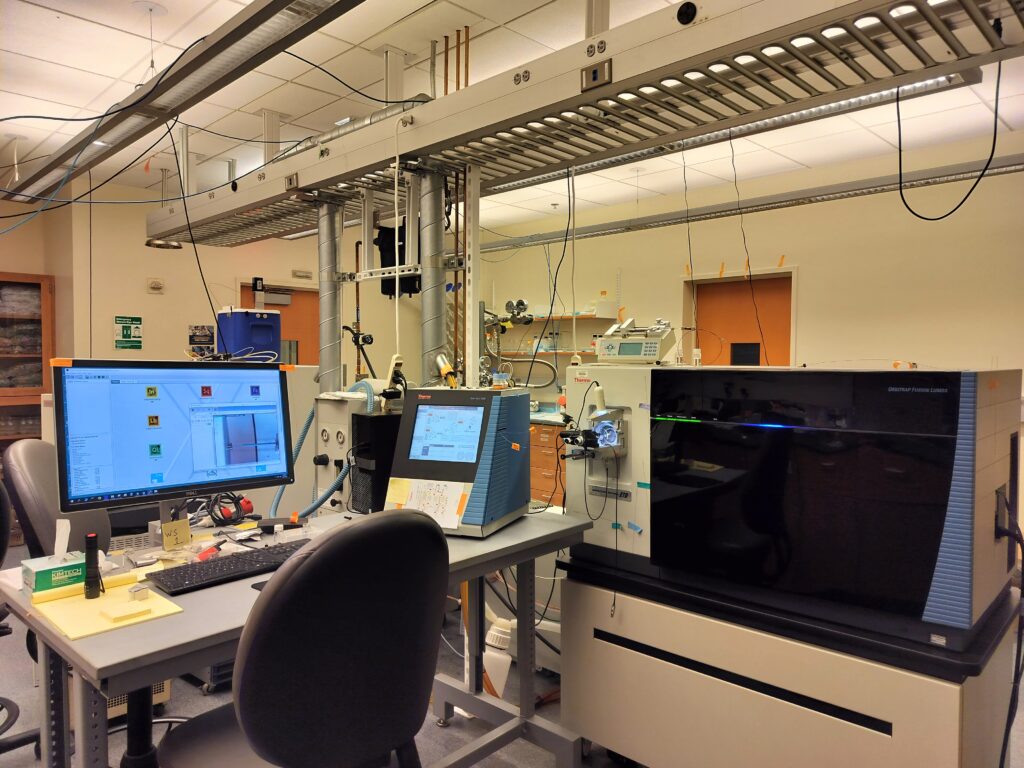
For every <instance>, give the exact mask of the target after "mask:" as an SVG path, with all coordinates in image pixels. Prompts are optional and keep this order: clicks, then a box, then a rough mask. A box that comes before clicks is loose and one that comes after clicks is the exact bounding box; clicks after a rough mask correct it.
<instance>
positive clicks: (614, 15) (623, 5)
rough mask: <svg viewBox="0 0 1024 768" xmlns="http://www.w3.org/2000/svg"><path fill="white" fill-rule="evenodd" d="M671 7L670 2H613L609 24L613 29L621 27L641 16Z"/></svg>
mask: <svg viewBox="0 0 1024 768" xmlns="http://www.w3.org/2000/svg"><path fill="white" fill-rule="evenodd" d="M670 5H672V3H671V2H670V1H669V0H612V3H611V9H610V13H609V14H608V17H609V24H610V25H611V26H612V27H620V26H622V25H623V24H626V23H628V22H630V21H633V20H634V19H639V18H640V17H641V16H647V15H648V14H651V13H654V12H655V11H661V10H664V9H665V8H668V7H669V6H670Z"/></svg>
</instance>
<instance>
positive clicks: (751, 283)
mask: <svg viewBox="0 0 1024 768" xmlns="http://www.w3.org/2000/svg"><path fill="white" fill-rule="evenodd" d="M729 155H730V156H731V158H732V185H733V188H734V189H735V190H736V212H737V213H738V214H739V216H740V234H741V235H743V252H744V253H745V254H746V256H747V285H749V286H750V301H751V303H752V304H753V305H754V319H755V320H757V332H758V333H759V334H760V335H761V349H762V351H763V352H764V364H765V365H771V361H770V360H769V359H768V345H767V344H765V341H764V329H763V328H762V327H761V313H760V312H759V311H758V309H757V298H756V297H755V296H754V274H753V272H752V271H751V266H750V248H749V247H747V229H746V227H745V226H744V225H743V207H742V206H741V205H740V181H739V176H738V174H737V173H736V147H735V146H734V145H733V141H732V128H730V129H729ZM695 325H696V323H695ZM759 362H760V361H759Z"/></svg>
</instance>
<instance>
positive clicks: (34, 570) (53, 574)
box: [21, 552, 85, 594]
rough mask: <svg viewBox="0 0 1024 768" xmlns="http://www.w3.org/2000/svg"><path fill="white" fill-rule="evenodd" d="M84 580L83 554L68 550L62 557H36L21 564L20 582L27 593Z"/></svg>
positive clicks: (79, 582) (78, 582)
mask: <svg viewBox="0 0 1024 768" xmlns="http://www.w3.org/2000/svg"><path fill="white" fill-rule="evenodd" d="M84 581H85V554H84V553H82V552H68V554H67V555H65V556H64V557H62V558H57V557H37V558H35V559H34V560H25V561H24V562H22V564H21V583H22V584H23V585H24V587H25V591H26V592H28V593H30V594H31V593H33V592H43V591H44V590H47V589H53V588H54V587H66V586H68V585H69V584H81V583H82V582H84Z"/></svg>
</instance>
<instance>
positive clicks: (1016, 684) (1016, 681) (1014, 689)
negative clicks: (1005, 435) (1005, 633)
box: [996, 497, 1024, 768]
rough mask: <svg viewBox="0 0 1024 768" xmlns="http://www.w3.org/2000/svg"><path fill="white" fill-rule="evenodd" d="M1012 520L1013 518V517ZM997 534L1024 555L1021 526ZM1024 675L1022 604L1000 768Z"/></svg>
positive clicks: (1007, 503)
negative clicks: (1012, 541)
mask: <svg viewBox="0 0 1024 768" xmlns="http://www.w3.org/2000/svg"><path fill="white" fill-rule="evenodd" d="M1003 504H1004V505H1006V507H1007V511H1012V510H1010V509H1009V500H1008V499H1006V498H1005V497H1004V498H1003ZM1011 520H1012V518H1011ZM996 535H999V536H1011V537H1013V539H1014V540H1015V541H1016V543H1017V545H1018V546H1019V547H1020V549H1021V554H1022V555H1024V534H1022V533H1021V530H1020V526H1019V525H1018V524H1016V523H1014V526H1013V529H1012V530H1010V529H1005V528H999V527H997V528H996ZM1022 676H1024V613H1021V606H1020V605H1019V604H1018V606H1017V648H1016V651H1015V656H1014V662H1013V684H1012V685H1011V686H1010V706H1009V707H1008V708H1007V710H1006V727H1005V728H1004V730H1003V745H1002V749H1001V750H1000V751H999V768H1004V767H1005V766H1006V753H1007V751H1008V750H1009V747H1010V732H1011V730H1012V729H1013V721H1014V720H1015V719H1016V717H1017V703H1018V700H1019V698H1020V684H1021V677H1022Z"/></svg>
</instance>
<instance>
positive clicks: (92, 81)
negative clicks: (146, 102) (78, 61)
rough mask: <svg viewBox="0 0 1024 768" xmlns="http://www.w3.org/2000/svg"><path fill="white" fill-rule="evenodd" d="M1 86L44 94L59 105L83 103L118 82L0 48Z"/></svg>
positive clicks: (24, 92) (33, 94)
mask: <svg viewBox="0 0 1024 768" xmlns="http://www.w3.org/2000/svg"><path fill="white" fill-rule="evenodd" d="M0 72H2V73H3V83H4V88H5V89H6V90H8V91H12V92H15V93H21V94H22V95H24V96H43V97H45V98H46V99H48V100H51V101H58V102H60V103H62V104H74V105H75V106H85V105H86V104H87V103H88V102H89V100H90V99H91V98H94V97H95V96H97V95H99V94H100V93H102V92H103V91H104V90H105V89H106V88H108V87H110V86H111V85H112V84H113V83H115V82H117V81H116V80H114V79H113V78H111V77H104V76H103V75H96V74H93V73H91V72H86V71H82V70H76V69H70V68H68V67H65V66H61V65H59V64H52V63H50V62H48V61H40V60H39V59H35V58H31V57H28V56H22V55H19V54H16V53H8V52H7V51H0Z"/></svg>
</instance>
